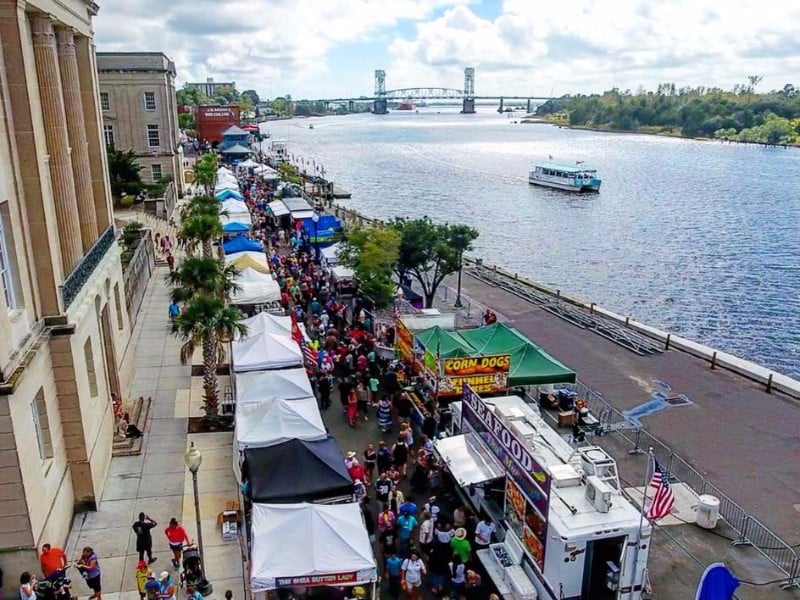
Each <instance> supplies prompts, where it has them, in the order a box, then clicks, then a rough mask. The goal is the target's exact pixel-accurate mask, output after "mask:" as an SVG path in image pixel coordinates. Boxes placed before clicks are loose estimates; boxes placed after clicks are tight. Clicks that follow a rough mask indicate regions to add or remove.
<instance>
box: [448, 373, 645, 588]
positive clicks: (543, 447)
mask: <svg viewBox="0 0 800 600" xmlns="http://www.w3.org/2000/svg"><path fill="white" fill-rule="evenodd" d="M451 411H452V414H453V420H454V424H453V425H452V431H451V433H452V434H453V435H452V436H451V437H446V438H442V439H439V440H437V441H436V442H435V443H434V447H435V451H436V453H437V455H438V456H439V458H440V459H441V460H442V461H443V463H444V464H445V465H446V466H447V469H448V470H449V472H450V474H451V475H452V476H453V478H454V479H455V482H456V483H457V485H458V486H459V489H460V491H461V495H462V496H463V497H464V498H465V499H466V500H468V501H469V503H470V504H472V506H473V508H474V509H475V510H477V511H483V512H486V513H488V514H489V515H490V516H491V517H492V519H493V520H494V521H495V522H496V523H499V525H500V527H499V528H498V538H500V539H501V540H502V541H501V542H500V543H497V544H492V545H491V546H490V547H489V548H488V549H484V550H479V551H478V552H477V557H478V559H479V560H480V561H481V563H482V564H483V565H484V567H485V568H486V570H487V573H488V574H489V576H490V577H491V578H492V580H493V582H494V583H495V585H496V587H497V588H498V591H499V592H500V593H501V595H502V596H503V597H504V598H507V599H511V598H514V599H516V600H534V599H536V598H544V599H552V600H640V599H641V598H642V591H643V584H644V580H645V571H646V567H647V559H648V553H649V549H650V534H651V527H650V524H649V523H648V521H647V520H645V519H642V517H641V512H640V510H639V509H638V508H636V507H635V506H634V505H633V504H632V503H630V502H629V501H628V500H627V499H626V498H625V496H623V494H622V490H621V487H620V482H619V477H618V475H617V465H616V462H615V461H614V459H612V458H611V457H610V456H609V455H608V454H607V453H606V452H605V451H604V450H603V449H602V448H600V447H598V446H583V447H579V448H573V447H572V446H571V445H570V444H569V443H568V442H567V441H566V440H565V439H563V438H562V437H561V435H560V434H559V433H558V432H557V431H556V430H554V429H552V428H551V427H550V426H549V425H548V424H547V423H546V422H545V421H544V419H543V418H542V417H541V416H540V415H539V414H538V410H537V408H536V407H535V406H532V405H529V404H526V403H525V402H524V401H523V400H522V399H521V398H518V397H515V396H506V397H500V398H481V396H480V395H479V394H478V393H477V392H475V391H474V390H473V389H472V388H471V387H470V386H469V385H465V386H464V392H463V397H462V400H461V402H453V403H451Z"/></svg>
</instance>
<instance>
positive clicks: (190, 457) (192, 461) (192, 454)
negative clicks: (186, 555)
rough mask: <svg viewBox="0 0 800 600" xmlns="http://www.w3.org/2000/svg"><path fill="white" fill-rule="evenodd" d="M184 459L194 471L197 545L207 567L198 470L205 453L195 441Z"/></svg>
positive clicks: (201, 558) (201, 560)
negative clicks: (195, 445)
mask: <svg viewBox="0 0 800 600" xmlns="http://www.w3.org/2000/svg"><path fill="white" fill-rule="evenodd" d="M183 460H184V462H185V463H186V466H187V467H188V469H189V471H191V473H192V486H193V487H194V516H195V521H196V522H197V545H198V549H199V550H200V562H201V564H202V565H203V566H204V567H205V564H206V559H205V555H204V554H203V529H202V526H201V525H200V496H199V494H198V493H197V471H198V470H199V469H200V465H201V464H202V463H203V455H202V454H201V453H200V450H198V449H197V448H195V447H194V442H192V443H191V445H190V446H189V449H188V450H187V451H186V454H184V456H183Z"/></svg>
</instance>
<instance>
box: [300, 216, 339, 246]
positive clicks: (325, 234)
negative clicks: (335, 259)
mask: <svg viewBox="0 0 800 600" xmlns="http://www.w3.org/2000/svg"><path fill="white" fill-rule="evenodd" d="M303 229H305V230H306V232H307V233H308V237H309V238H311V243H312V244H314V243H316V244H320V245H325V244H330V243H333V242H334V241H335V238H334V236H335V235H336V234H337V233H338V232H339V231H341V229H342V223H341V221H339V219H337V218H336V217H334V216H333V215H320V217H319V221H317V225H316V228H315V227H314V220H313V219H311V218H310V217H309V218H308V219H303ZM315 234H316V236H315Z"/></svg>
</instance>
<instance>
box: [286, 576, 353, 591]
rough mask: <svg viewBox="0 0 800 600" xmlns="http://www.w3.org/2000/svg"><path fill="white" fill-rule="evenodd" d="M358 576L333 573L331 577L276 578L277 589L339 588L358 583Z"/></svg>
mask: <svg viewBox="0 0 800 600" xmlns="http://www.w3.org/2000/svg"><path fill="white" fill-rule="evenodd" d="M357 581H358V574H357V573H355V572H352V573H331V574H330V575H301V576H298V577H276V578H275V587H279V588H285V587H314V586H321V585H325V586H338V585H342V584H347V583H356V582H357Z"/></svg>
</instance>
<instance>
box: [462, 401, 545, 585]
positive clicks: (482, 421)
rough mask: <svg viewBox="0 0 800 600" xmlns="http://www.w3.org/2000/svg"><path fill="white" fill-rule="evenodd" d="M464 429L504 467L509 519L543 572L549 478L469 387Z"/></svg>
mask: <svg viewBox="0 0 800 600" xmlns="http://www.w3.org/2000/svg"><path fill="white" fill-rule="evenodd" d="M465 426H468V427H465ZM461 429H462V431H465V430H468V429H471V430H472V431H474V432H475V433H477V434H478V437H480V438H481V440H482V441H483V442H484V443H485V444H486V445H487V446H488V447H489V449H490V450H491V451H492V453H493V454H494V455H495V456H496V457H497V459H498V460H499V461H500V464H501V465H503V467H505V469H506V511H505V512H506V518H507V519H508V521H509V523H510V524H511V525H512V528H513V530H514V532H515V533H516V534H517V535H518V536H519V537H520V539H521V540H522V543H523V545H524V546H525V549H526V550H527V551H528V553H529V554H530V555H531V556H532V557H533V559H534V560H535V562H536V564H537V565H538V566H539V569H540V570H541V569H543V568H544V552H545V546H546V543H547V514H548V509H549V506H550V486H551V483H552V481H551V477H550V474H549V473H548V472H547V470H546V469H545V468H544V467H543V466H542V465H541V464H540V463H539V461H538V460H537V459H536V458H535V457H534V456H533V454H532V453H531V451H530V450H529V449H528V447H527V446H525V444H524V443H523V442H521V441H520V440H519V439H518V438H517V437H516V435H514V433H513V432H512V431H511V430H510V429H509V428H508V427H507V426H506V424H505V423H503V422H502V421H501V420H500V419H499V418H498V417H497V416H495V414H494V413H493V412H492V411H491V410H490V409H489V407H488V406H487V405H486V403H485V402H484V401H483V399H482V398H481V397H480V396H479V395H478V394H477V393H476V392H475V390H474V389H473V388H471V387H470V386H469V385H465V386H464V392H463V402H462V405H461ZM509 509H510V510H509Z"/></svg>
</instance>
